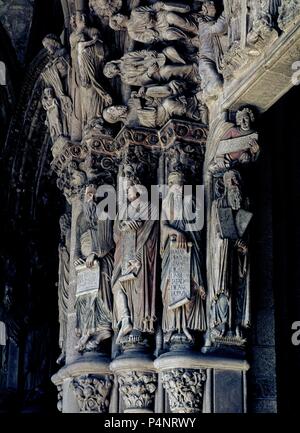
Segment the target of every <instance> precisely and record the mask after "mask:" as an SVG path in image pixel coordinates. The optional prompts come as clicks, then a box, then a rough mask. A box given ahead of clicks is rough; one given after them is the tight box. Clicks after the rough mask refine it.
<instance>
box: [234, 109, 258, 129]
mask: <svg viewBox="0 0 300 433" xmlns="http://www.w3.org/2000/svg"><path fill="white" fill-rule="evenodd" d="M254 121H255V117H254V113H253V111H252V110H251V108H248V107H245V108H242V109H240V110H238V112H237V113H236V124H237V126H239V127H240V128H241V129H242V130H243V131H249V130H250V129H251V127H252V125H253V123H254Z"/></svg>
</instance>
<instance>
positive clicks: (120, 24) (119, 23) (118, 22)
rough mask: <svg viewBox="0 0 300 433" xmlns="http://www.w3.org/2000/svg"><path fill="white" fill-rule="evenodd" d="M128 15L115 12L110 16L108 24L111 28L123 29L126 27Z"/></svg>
mask: <svg viewBox="0 0 300 433" xmlns="http://www.w3.org/2000/svg"><path fill="white" fill-rule="evenodd" d="M127 22H128V17H126V15H122V14H116V15H113V16H112V17H110V19H109V26H110V28H112V29H113V30H124V29H125V28H126V27H127Z"/></svg>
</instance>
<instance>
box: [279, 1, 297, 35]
mask: <svg viewBox="0 0 300 433" xmlns="http://www.w3.org/2000/svg"><path fill="white" fill-rule="evenodd" d="M277 3H280V4H281V5H280V7H279V17H278V24H279V27H280V28H281V29H282V30H286V28H287V27H288V26H289V25H290V24H292V23H293V22H294V21H295V20H296V19H297V18H298V17H299V12H300V1H299V0H281V1H279V0H277Z"/></svg>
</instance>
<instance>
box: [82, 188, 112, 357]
mask: <svg viewBox="0 0 300 433" xmlns="http://www.w3.org/2000/svg"><path fill="white" fill-rule="evenodd" d="M95 195H96V188H95V186H94V185H89V186H88V187H86V190H85V194H84V202H83V211H82V213H81V214H80V215H79V217H78V220H77V225H76V248H75V255H74V256H75V258H74V264H75V266H76V270H77V292H76V295H77V297H76V304H75V310H76V333H77V335H78V337H79V338H80V339H79V342H78V345H77V349H78V350H79V351H80V352H83V351H94V350H98V348H99V347H98V346H99V344H100V342H101V341H103V340H106V339H108V338H110V337H111V335H112V329H111V320H112V293H111V275H112V270H113V248H114V243H113V238H112V222H111V221H110V220H105V221H101V220H99V219H98V217H97V214H96V208H97V202H96V196H95ZM79 273H80V276H79ZM79 282H80V284H79Z"/></svg>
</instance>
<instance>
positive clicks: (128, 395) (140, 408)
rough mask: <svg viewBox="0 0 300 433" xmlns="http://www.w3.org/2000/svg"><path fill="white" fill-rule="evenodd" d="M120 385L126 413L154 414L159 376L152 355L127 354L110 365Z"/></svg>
mask: <svg viewBox="0 0 300 433" xmlns="http://www.w3.org/2000/svg"><path fill="white" fill-rule="evenodd" d="M110 370H111V371H112V372H113V373H114V374H115V376H116V377H117V380H118V384H119V393H120V395H121V398H122V400H123V406H124V413H153V412H154V399H155V393H156V390H157V374H156V371H155V368H154V365H153V358H152V357H151V355H148V354H145V353H141V352H140V353H139V352H135V351H133V352H125V353H124V354H123V355H121V356H119V357H117V358H116V359H115V360H113V361H112V363H111V364H110Z"/></svg>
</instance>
